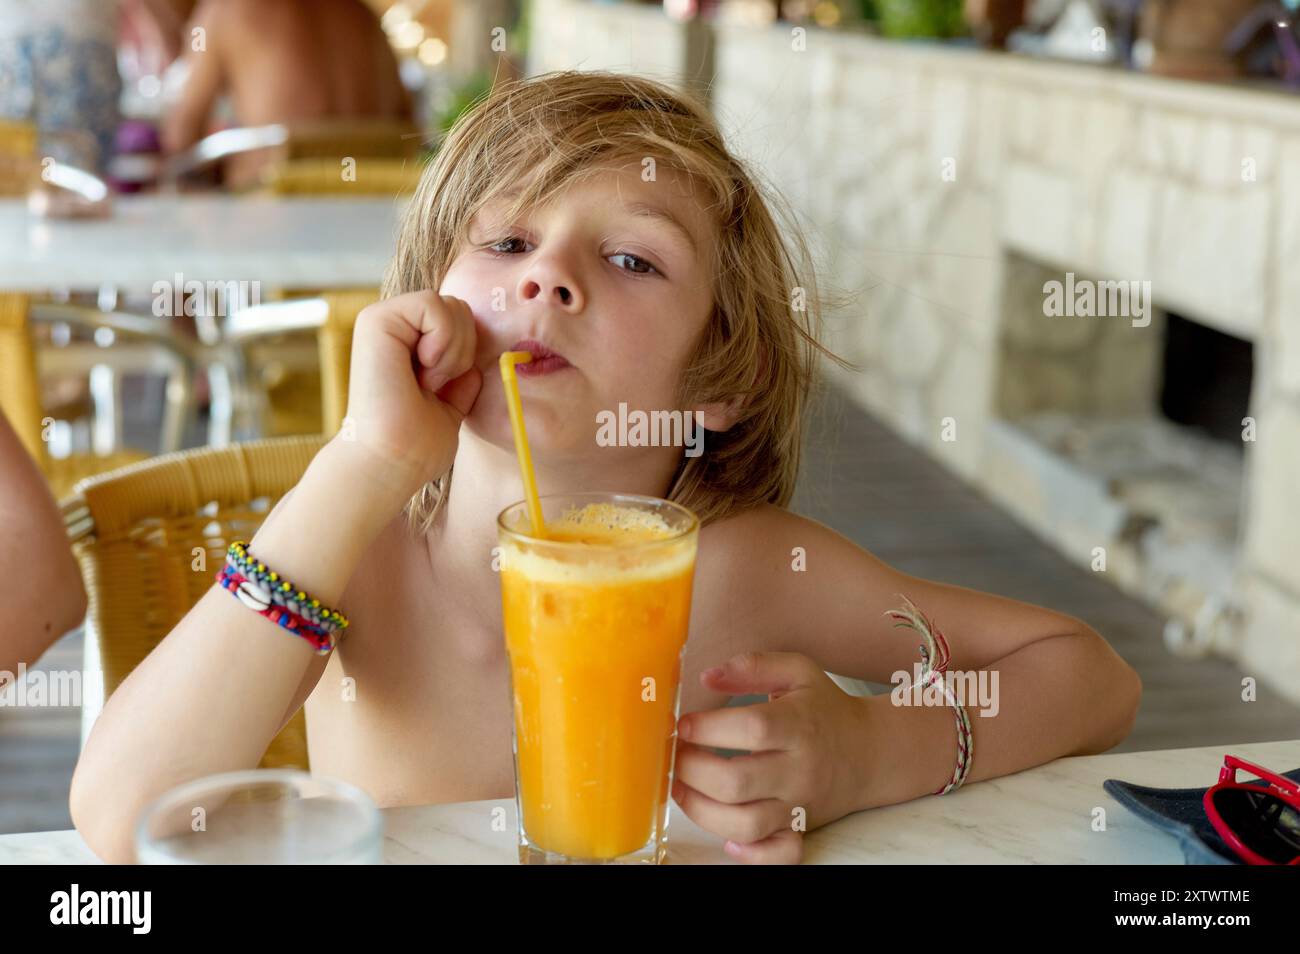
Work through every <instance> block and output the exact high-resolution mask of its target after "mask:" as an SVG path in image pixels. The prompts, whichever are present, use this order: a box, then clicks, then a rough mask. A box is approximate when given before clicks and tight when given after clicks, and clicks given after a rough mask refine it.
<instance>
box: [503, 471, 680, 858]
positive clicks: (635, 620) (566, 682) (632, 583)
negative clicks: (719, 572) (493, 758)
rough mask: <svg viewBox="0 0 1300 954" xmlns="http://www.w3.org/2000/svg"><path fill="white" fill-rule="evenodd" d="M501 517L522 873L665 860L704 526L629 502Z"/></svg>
mask: <svg viewBox="0 0 1300 954" xmlns="http://www.w3.org/2000/svg"><path fill="white" fill-rule="evenodd" d="M541 505H542V515H543V517H544V521H543V523H544V527H543V529H542V536H541V537H539V536H535V535H534V533H533V528H532V524H531V522H530V519H529V514H528V510H527V507H526V504H525V502H524V501H520V502H519V503H516V504H513V505H511V506H509V507H507V508H506V509H505V510H503V511H501V515H500V516H499V517H498V519H497V533H498V538H499V543H500V548H501V549H500V554H499V556H500V563H499V566H500V571H501V600H502V609H503V613H504V622H505V639H506V650H507V653H508V655H509V659H510V688H511V695H512V697H513V703H514V753H515V802H516V807H517V809H518V818H519V859H520V861H521V862H523V863H525V864H568V863H573V862H595V863H610V862H615V863H649V864H659V863H661V862H663V861H664V860H665V853H666V849H667V828H668V809H669V799H668V789H669V785H670V784H671V776H672V771H673V753H674V743H675V741H676V726H677V715H678V704H679V702H680V687H679V680H680V676H681V658H682V650H683V649H684V647H685V645H686V634H687V627H688V623H689V620H690V611H691V583H692V580H693V577H694V574H695V551H696V545H697V541H698V537H699V521H698V520H697V519H696V517H695V515H694V514H693V513H691V512H690V511H689V510H687V509H686V508H684V507H681V506H679V505H677V504H674V503H671V502H669V501H667V500H660V499H659V498H657V497H642V496H636V495H631V494H614V493H582V494H559V495H552V496H545V497H542V498H541Z"/></svg>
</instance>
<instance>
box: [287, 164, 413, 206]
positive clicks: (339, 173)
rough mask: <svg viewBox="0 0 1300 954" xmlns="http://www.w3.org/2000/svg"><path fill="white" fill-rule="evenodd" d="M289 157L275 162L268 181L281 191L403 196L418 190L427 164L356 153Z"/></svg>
mask: <svg viewBox="0 0 1300 954" xmlns="http://www.w3.org/2000/svg"><path fill="white" fill-rule="evenodd" d="M348 158H351V159H352V162H351V164H350V165H344V160H341V159H340V158H339V157H337V156H335V157H331V158H306V159H286V160H285V161H284V162H280V163H277V164H275V165H273V166H271V167H270V168H269V169H268V170H267V173H266V185H267V187H268V188H269V189H270V190H271V192H273V193H275V194H277V195H330V196H347V195H353V196H369V197H374V196H392V197H394V198H395V197H397V196H402V195H409V194H410V193H412V192H414V191H415V187H416V186H417V185H419V183H420V173H421V172H422V171H423V169H424V166H423V165H422V164H421V163H420V162H419V161H418V160H416V159H394V158H388V157H376V156H353V157H348Z"/></svg>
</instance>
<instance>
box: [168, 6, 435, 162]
mask: <svg viewBox="0 0 1300 954" xmlns="http://www.w3.org/2000/svg"><path fill="white" fill-rule="evenodd" d="M197 29H201V30H202V31H203V32H202V34H200V35H201V36H202V42H201V43H196V42H195V41H194V39H193V38H194V37H195V33H194V31H195V30H197ZM184 36H185V45H184V52H183V54H182V63H183V64H184V66H185V67H186V69H185V80H184V83H183V86H182V87H181V91H180V94H179V98H178V100H177V101H176V102H175V103H174V104H172V106H171V107H170V108H169V109H168V111H167V114H166V117H165V119H164V121H163V131H162V137H163V146H164V148H165V149H166V150H167V151H168V152H171V153H175V152H181V151H183V150H185V149H187V148H189V147H190V146H192V145H193V144H194V143H195V142H197V141H198V140H199V139H201V138H203V136H204V135H206V134H207V133H208V132H209V127H210V125H211V122H212V113H213V109H214V107H215V106H216V104H217V101H218V99H219V98H220V97H221V96H222V95H226V96H228V97H229V100H230V103H229V105H230V107H231V112H232V113H233V117H234V120H235V124H236V125H238V126H260V125H264V124H269V123H295V122H314V121H320V120H333V119H368V120H369V119H391V120H394V121H409V120H410V119H411V99H410V96H409V94H408V92H407V90H406V88H405V87H404V86H403V85H402V81H401V77H400V76H399V74H398V66H397V59H396V57H395V56H394V55H393V51H392V49H391V47H390V46H389V44H388V39H387V37H386V36H385V35H384V32H383V30H382V29H381V27H380V24H379V18H378V17H377V16H376V15H375V13H374V11H372V10H371V9H370V8H369V7H368V6H367V5H366V4H365V3H363V2H362V0H202V2H201V3H200V4H199V6H198V9H197V10H196V11H195V13H194V17H193V19H192V20H191V21H190V24H189V25H188V27H187V28H186V30H185V34H184ZM198 47H201V48H198ZM273 158H274V157H273V156H272V155H271V154H270V152H268V151H267V150H260V151H258V152H255V153H250V154H247V155H243V156H236V157H233V158H232V160H231V161H230V162H229V163H228V164H227V166H226V169H225V181H226V184H227V185H232V186H241V185H247V184H249V183H252V182H256V181H257V180H258V178H259V177H260V173H261V171H262V169H263V168H264V167H265V166H266V164H267V163H268V162H270V161H272V160H273Z"/></svg>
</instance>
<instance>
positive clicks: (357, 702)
mask: <svg viewBox="0 0 1300 954" xmlns="http://www.w3.org/2000/svg"><path fill="white" fill-rule="evenodd" d="M399 566H402V567H405V568H404V569H397V567H399ZM419 566H421V564H420V563H419V562H418V561H417V560H416V554H415V553H414V552H413V553H412V554H411V560H410V561H408V562H405V563H401V562H394V563H392V564H390V565H389V569H388V572H383V568H382V566H381V567H379V568H377V569H376V570H372V571H370V572H368V573H367V574H366V576H367V577H368V579H367V578H359V579H358V580H357V581H355V585H353V586H350V587H349V596H350V597H351V600H352V602H351V618H352V625H351V627H350V630H349V635H348V637H347V639H346V640H345V642H344V643H343V644H341V645H340V647H339V649H338V650H336V651H335V653H334V655H333V657H332V658H331V660H330V662H329V665H328V666H327V668H326V670H325V672H324V674H323V675H322V677H321V680H320V682H319V683H318V685H317V687H316V690H315V691H314V692H313V694H312V696H311V697H310V699H309V700H308V703H307V723H308V736H309V742H310V752H311V760H312V768H313V770H314V771H317V772H320V773H322V774H325V775H330V776H333V777H336V778H342V779H344V780H347V781H352V782H353V783H354V784H358V785H360V786H361V787H363V788H365V789H366V790H367V791H369V792H371V793H372V794H373V795H374V796H375V797H376V798H377V799H378V800H379V801H380V803H381V805H403V804H430V803H436V802H447V801H472V800H478V799H487V798H506V797H509V796H510V795H511V794H512V793H513V784H514V782H513V779H514V775H513V773H514V763H513V754H512V747H511V725H512V713H511V699H510V681H509V659H508V656H507V654H506V648H505V639H504V636H503V631H502V621H501V604H500V590H499V582H498V580H497V579H496V578H495V575H493V576H492V577H490V578H486V579H466V580H455V581H452V580H434V579H432V578H430V576H429V574H428V573H427V572H424V573H421V572H418V571H416V570H413V569H411V568H412V567H419ZM425 569H426V570H427V565H426V566H425ZM700 569H703V571H704V574H705V575H706V576H707V574H708V567H707V566H705V567H702V568H700ZM489 572H490V571H489ZM694 590H695V593H694V598H693V601H692V613H691V627H690V634H689V637H688V640H687V645H686V648H685V650H684V651H683V654H682V665H681V676H680V678H681V712H682V713H686V712H692V711H696V710H699V709H708V708H716V707H717V706H720V705H723V704H725V703H726V701H727V699H728V697H727V696H725V695H722V694H719V693H715V692H712V691H710V690H706V689H704V688H703V687H701V685H700V681H699V674H700V672H701V671H703V670H704V669H707V668H709V667H711V666H715V665H717V664H719V663H720V662H723V661H724V660H725V659H726V658H727V657H728V656H729V655H731V654H732V653H733V652H739V651H741V650H743V649H749V648H760V647H756V646H752V645H749V644H747V641H746V635H747V634H746V632H745V631H744V628H743V627H739V628H737V627H730V626H728V625H727V619H728V615H727V606H726V603H727V600H728V593H727V587H725V586H721V585H719V581H713V580H709V579H707V578H704V579H702V578H701V573H700V570H699V569H697V576H696V581H695V587H694ZM731 595H732V596H734V594H731ZM732 615H733V616H734V615H735V614H734V613H733V614H732Z"/></svg>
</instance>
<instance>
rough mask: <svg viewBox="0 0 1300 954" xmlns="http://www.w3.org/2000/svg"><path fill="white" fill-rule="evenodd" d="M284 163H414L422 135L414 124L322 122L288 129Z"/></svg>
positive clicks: (355, 120) (421, 146) (383, 121)
mask: <svg viewBox="0 0 1300 954" xmlns="http://www.w3.org/2000/svg"><path fill="white" fill-rule="evenodd" d="M288 128H289V137H288V138H289V141H288V143H287V145H286V149H285V153H286V155H285V158H287V159H332V160H333V161H334V163H335V165H336V167H337V164H338V162H339V161H340V160H341V159H342V158H343V157H344V156H353V157H356V156H370V157H384V156H386V157H388V158H390V159H414V158H415V157H416V156H418V155H419V154H420V150H421V149H422V148H423V146H424V141H425V135H424V133H423V132H422V131H421V130H420V127H419V126H416V125H415V124H414V123H409V122H402V121H395V120H391V119H373V120H372V119H325V120H319V121H316V122H296V123H292V124H290V125H289V127H288Z"/></svg>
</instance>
